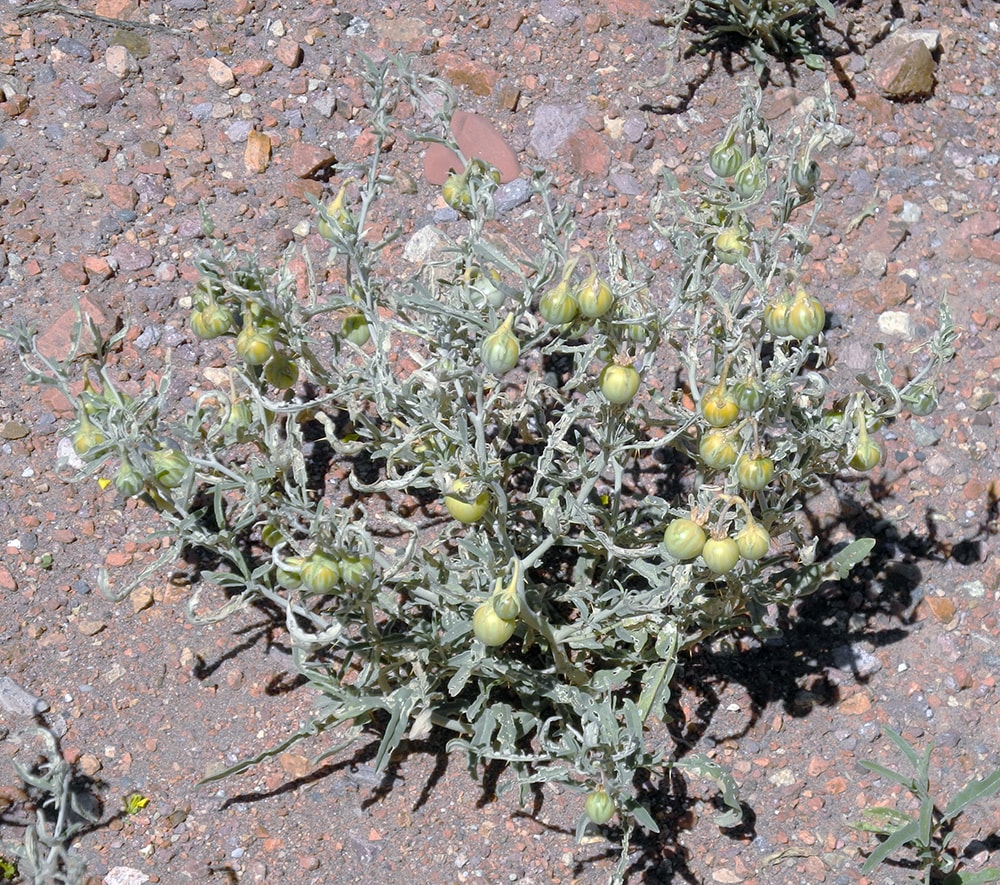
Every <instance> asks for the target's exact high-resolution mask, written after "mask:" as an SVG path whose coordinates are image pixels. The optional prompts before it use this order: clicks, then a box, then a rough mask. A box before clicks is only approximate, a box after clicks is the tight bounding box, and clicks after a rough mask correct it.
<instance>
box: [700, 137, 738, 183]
mask: <svg viewBox="0 0 1000 885" xmlns="http://www.w3.org/2000/svg"><path fill="white" fill-rule="evenodd" d="M744 162H745V160H744V157H743V151H741V150H740V148H739V145H736V144H734V143H733V142H732V141H720V142H719V143H718V144H717V145H716V146H715V147H714V148H712V150H711V153H709V155H708V166H709V168H710V169H711V170H712V171H713V172H714V173H715V174H716V175H718V176H719V178H732V177H733V176H734V175H735V174H736V173H737V172H738V171H739V170H740V167H741V166H742V165H743V163H744Z"/></svg>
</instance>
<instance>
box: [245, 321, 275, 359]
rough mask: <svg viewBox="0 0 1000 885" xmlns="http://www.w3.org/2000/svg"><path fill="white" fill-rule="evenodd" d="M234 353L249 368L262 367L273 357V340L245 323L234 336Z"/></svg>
mask: <svg viewBox="0 0 1000 885" xmlns="http://www.w3.org/2000/svg"><path fill="white" fill-rule="evenodd" d="M236 352H237V353H238V354H239V355H240V356H241V357H243V361H244V362H245V363H247V364H248V365H251V366H262V365H264V363H266V362H267V361H268V360H269V359H270V358H271V357H272V356H274V339H273V338H272V337H271V336H270V335H268V334H267V333H266V332H258V331H257V329H256V327H255V326H253V325H252V324H251V323H249V322H248V323H247V324H246V325H245V326H244V327H243V329H242V331H241V332H240V334H239V335H237V336H236Z"/></svg>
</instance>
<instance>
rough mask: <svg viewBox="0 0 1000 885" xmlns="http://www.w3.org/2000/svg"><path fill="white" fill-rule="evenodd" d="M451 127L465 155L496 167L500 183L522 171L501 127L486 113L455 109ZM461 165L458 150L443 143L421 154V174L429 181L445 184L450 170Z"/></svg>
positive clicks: (461, 166)
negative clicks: (422, 161)
mask: <svg viewBox="0 0 1000 885" xmlns="http://www.w3.org/2000/svg"><path fill="white" fill-rule="evenodd" d="M451 131H452V134H453V135H454V136H455V141H456V142H457V143H458V146H459V148H460V149H461V151H462V153H463V154H465V156H466V157H469V158H470V159H471V158H473V157H475V158H478V159H480V160H485V161H486V162H487V163H489V164H490V165H492V166H495V167H496V168H497V169H498V170H499V172H500V181H501V183H506V182H508V181H513V180H514V179H515V178H517V177H518V175H520V174H521V164H520V163H518V161H517V154H515V153H514V150H513V148H511V147H510V145H509V144H507V140H506V139H505V138H504V137H503V135H502V134H501V132H500V130H499V129H497V128H496V126H494V125H493V124H492V123H491V122H490V121H489V120H487V119H486V118H485V117H482V116H480V115H479V114H470V113H467V112H465V111H455V113H454V115H453V116H452V118H451ZM463 169H464V166H463V164H462V161H461V160H460V159H459V157H458V154H456V153H455V152H454V151H453V150H452V149H451V148H449V147H447V146H446V145H443V144H439V143H437V142H435V143H433V144H431V145H430V146H429V147H428V148H427V152H426V153H425V154H424V177H425V178H426V179H427V180H428V181H429V182H430V183H431V184H438V185H440V184H444V182H445V179H447V177H448V175H449V174H451V173H452V172H461V171H462V170H463Z"/></svg>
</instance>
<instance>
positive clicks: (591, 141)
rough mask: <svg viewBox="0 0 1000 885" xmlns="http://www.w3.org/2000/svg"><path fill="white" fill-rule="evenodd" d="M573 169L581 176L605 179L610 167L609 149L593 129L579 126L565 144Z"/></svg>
mask: <svg viewBox="0 0 1000 885" xmlns="http://www.w3.org/2000/svg"><path fill="white" fill-rule="evenodd" d="M566 146H567V148H568V149H569V159H570V163H572V165H573V169H574V170H575V171H576V172H577V173H579V174H580V175H583V176H593V177H595V178H606V177H607V174H608V168H609V167H610V165H611V148H610V147H608V145H607V143H606V142H605V141H604V138H603V137H602V136H601V135H600V134H599V133H597V132H594V130H593V129H591V128H589V127H587V126H581V127H580V128H579V129H578V130H577V131H576V132H574V133H573V134H572V135H571V136H570V137H569V139H568V140H567V142H566Z"/></svg>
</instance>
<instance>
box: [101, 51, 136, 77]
mask: <svg viewBox="0 0 1000 885" xmlns="http://www.w3.org/2000/svg"><path fill="white" fill-rule="evenodd" d="M104 67H106V68H107V69H108V73H109V74H112V75H113V76H115V77H117V78H118V79H119V80H124V79H125V78H126V77H127V76H129V74H136V73H138V72H139V62H137V61H136V60H135V58H133V56H132V53H131V52H129V51H128V50H127V49H126V48H125V47H124V46H118V45H115V46H109V47H108V48H107V50H106V51H105V53H104Z"/></svg>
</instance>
